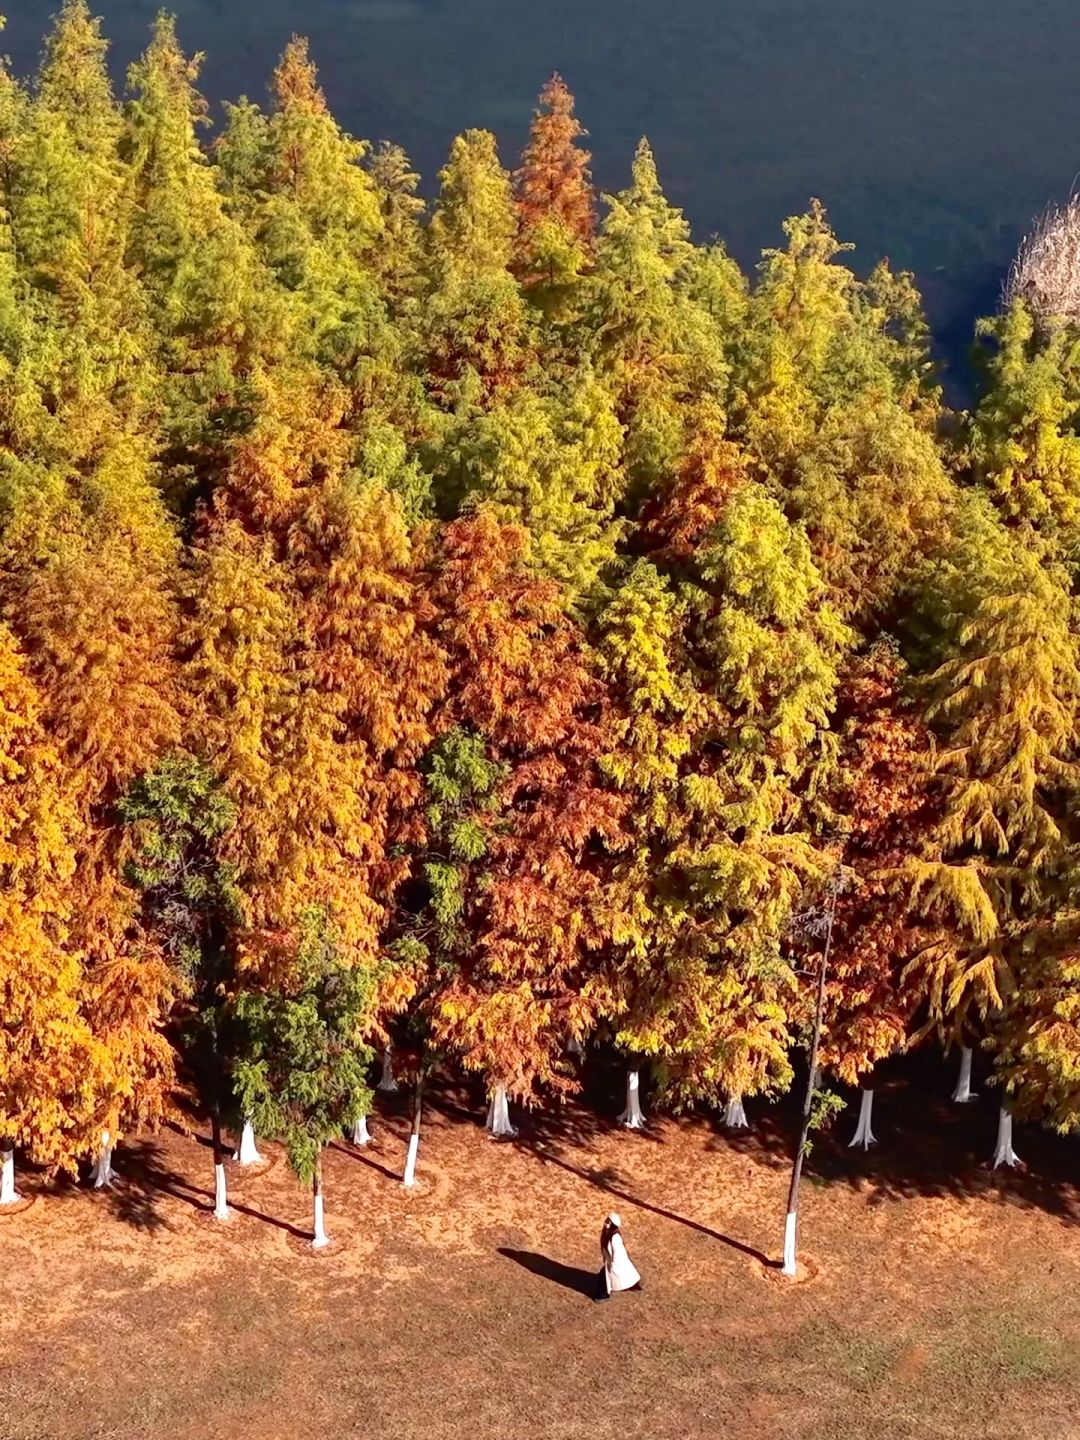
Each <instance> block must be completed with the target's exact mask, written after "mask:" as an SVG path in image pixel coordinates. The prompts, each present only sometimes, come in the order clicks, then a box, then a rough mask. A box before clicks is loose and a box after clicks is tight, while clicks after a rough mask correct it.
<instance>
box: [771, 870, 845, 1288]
mask: <svg viewBox="0 0 1080 1440" xmlns="http://www.w3.org/2000/svg"><path fill="white" fill-rule="evenodd" d="M835 917H836V890H835V889H834V890H833V893H832V895H831V896H830V900H829V918H828V923H827V925H826V929H825V953H824V954H823V955H822V957H821V966H820V968H819V970H818V983H817V999H816V1001H815V1003H814V1029H813V1034H812V1037H811V1040H810V1062H809V1067H808V1069H807V1074H806V1094H805V1095H804V1096H803V1111H802V1125H801V1127H800V1129H799V1143H798V1146H797V1147H796V1150H795V1162H794V1164H793V1165H792V1167H791V1184H790V1185H789V1186H788V1202H787V1216H786V1217H785V1219H784V1259H783V1264H782V1265H781V1267H780V1268H781V1273H782V1274H784V1275H789V1276H792V1277H794V1276H795V1275H796V1274H797V1273H798V1255H797V1239H798V1229H799V1181H800V1180H801V1179H802V1167H803V1160H804V1158H805V1156H806V1137H807V1136H808V1135H809V1134H810V1121H811V1119H812V1118H813V1114H814V1092H815V1091H816V1090H817V1088H818V1084H819V1083H820V1079H821V1071H820V1070H819V1068H818V1049H819V1047H820V1045H821V1021H822V1016H823V1015H824V1013H825V975H826V972H827V970H828V968H829V952H830V951H831V949H832V929H833V920H834V919H835Z"/></svg>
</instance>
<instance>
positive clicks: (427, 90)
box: [0, 0, 1080, 362]
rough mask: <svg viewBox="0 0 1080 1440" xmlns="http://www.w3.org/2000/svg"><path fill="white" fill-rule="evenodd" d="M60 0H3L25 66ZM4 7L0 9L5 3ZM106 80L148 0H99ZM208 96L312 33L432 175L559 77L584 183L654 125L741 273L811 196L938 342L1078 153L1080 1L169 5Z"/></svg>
mask: <svg viewBox="0 0 1080 1440" xmlns="http://www.w3.org/2000/svg"><path fill="white" fill-rule="evenodd" d="M55 4H56V0H6V8H7V9H8V10H9V11H10V12H12V13H10V15H9V23H8V29H7V32H6V34H5V37H4V39H5V46H6V49H7V50H8V52H9V54H10V55H11V57H12V60H13V62H14V65H15V68H16V70H18V71H19V72H20V73H25V72H27V71H28V70H30V69H31V68H32V67H33V66H34V64H35V63H36V57H37V54H38V50H39V47H40V37H41V34H42V31H43V29H44V27H45V25H46V23H47V20H48V16H49V14H50V12H51V11H52V10H53V9H55ZM3 8H5V0H0V9H3ZM96 8H97V9H98V10H99V11H100V13H101V14H103V15H104V17H105V22H106V30H107V32H108V34H109V36H110V37H111V39H112V40H113V52H112V53H113V62H114V65H115V68H116V71H117V74H118V75H122V73H123V71H124V69H125V68H126V66H127V64H128V63H129V62H130V61H131V60H132V58H134V56H135V55H136V53H137V52H138V50H139V49H140V48H141V46H142V45H143V43H144V42H145V36H146V32H147V27H148V25H149V23H150V21H151V19H152V17H153V14H154V12H155V10H156V9H157V8H158V0H97V6H96ZM174 8H175V10H176V11H177V14H178V17H179V22H180V31H181V37H182V40H183V42H184V44H185V46H186V47H187V48H188V49H190V50H204V51H206V52H207V59H206V65H205V69H204V72H203V85H204V89H205V91H206V93H207V94H208V95H209V96H210V98H211V99H212V100H213V101H215V102H217V101H220V100H221V99H222V98H230V97H234V96H236V95H237V94H239V93H241V92H247V93H248V94H250V95H251V96H252V97H253V98H260V99H261V98H262V97H263V96H264V94H265V89H266V80H267V77H268V75H269V73H270V71H271V69H272V67H273V65H274V61H275V58H276V56H277V54H278V53H279V52H280V50H281V48H282V46H283V44H284V43H285V41H286V40H287V39H288V37H289V34H290V33H291V32H292V31H293V30H294V29H298V30H301V31H303V32H304V33H306V34H307V35H309V36H310V38H311V41H312V47H313V53H314V56H315V59H316V60H317V62H318V63H319V65H320V69H321V73H322V77H323V82H324V85H325V88H326V90H327V93H328V96H329V98H330V102H331V105H332V106H333V109H334V111H335V113H336V114H337V116H338V117H339V119H340V120H341V121H342V123H343V124H344V125H345V126H347V128H349V129H350V130H352V131H353V132H354V133H355V134H358V135H364V136H367V137H369V138H374V139H381V138H384V137H387V138H392V139H395V140H397V141H399V142H400V143H401V144H403V145H405V147H406V148H407V149H408V150H409V152H410V154H411V155H412V157H413V159H414V161H415V162H416V164H417V166H418V167H419V168H420V169H421V170H422V171H423V173H424V175H425V177H426V182H427V186H428V188H429V189H430V186H431V182H432V179H433V177H434V175H435V173H436V172H437V170H438V167H439V165H440V164H441V163H442V161H443V158H444V157H445V154H446V150H447V147H448V145H449V142H450V139H451V138H452V136H453V135H454V134H455V133H456V132H457V131H459V130H461V129H464V128H465V127H467V126H469V125H484V126H488V127H490V128H492V129H494V130H495V131H496V132H497V133H498V135H499V137H500V142H501V143H502V145H503V152H504V157H505V158H506V159H507V161H508V162H511V161H512V159H513V156H514V154H515V153H516V151H517V149H518V148H519V146H520V144H521V140H522V137H523V134H524V130H525V127H526V125H527V123H528V118H529V114H530V110H531V107H532V101H533V96H534V95H535V93H536V91H537V90H538V89H539V87H540V85H541V83H542V82H543V80H544V79H545V77H546V76H547V74H548V73H549V72H550V71H551V70H553V69H558V70H561V71H562V72H563V74H564V75H565V76H566V78H567V80H568V82H569V83H570V85H571V88H572V89H573V90H574V91H575V93H576V95H577V97H578V107H579V111H580V113H581V115H582V118H583V120H584V121H585V123H586V124H587V125H588V126H589V128H590V130H591V131H592V141H591V143H592V148H593V151H594V155H595V165H594V168H595V173H596V176H597V179H598V181H599V182H600V184H601V185H603V186H604V187H605V188H608V189H611V188H618V187H619V186H621V185H622V184H624V183H625V180H626V175H627V171H628V168H629V161H630V156H631V154H632V151H633V146H634V143H635V142H636V140H637V138H638V136H639V135H641V134H642V133H648V135H649V137H650V139H651V140H652V142H653V145H654V147H655V149H656V152H657V157H658V161H659V164H660V172H661V177H662V179H663V182H664V185H665V187H666V189H667V191H668V194H669V196H670V197H671V198H672V200H674V201H675V202H676V203H677V204H679V205H682V206H683V207H684V208H685V210H686V212H687V214H688V215H689V216H690V218H691V220H692V221H693V223H694V227H695V230H696V232H697V234H698V236H699V237H700V238H705V237H707V236H708V235H709V234H710V233H713V232H718V233H720V234H721V235H722V236H723V237H724V239H725V240H726V241H727V243H728V245H729V246H730V248H731V249H732V250H733V251H734V253H735V254H736V255H737V256H738V258H739V259H740V260H741V261H742V262H743V263H744V264H745V265H750V264H752V263H753V262H754V260H755V259H756V257H757V254H758V252H759V251H760V249H761V247H762V246H763V245H769V244H773V243H775V242H776V241H777V239H778V236H779V224H780V221H781V220H782V219H783V217H784V216H785V215H787V214H789V213H791V212H793V211H795V210H798V209H801V208H803V207H804V206H805V204H806V201H807V199H808V198H809V197H810V196H811V195H817V196H820V197H821V198H822V199H823V200H824V201H825V202H826V204H827V205H828V207H829V210H830V212H831V214H832V217H833V220H834V223H835V224H836V226H837V228H838V230H839V231H840V233H841V234H842V236H843V237H844V238H846V239H849V240H853V241H854V242H855V243H856V246H857V247H858V248H857V251H856V260H857V262H858V263H860V264H861V265H863V266H869V265H870V264H871V263H872V262H873V261H874V260H875V259H876V258H877V257H878V256H880V255H883V254H887V255H889V257H890V258H891V259H892V260H893V261H894V263H896V264H898V265H903V266H907V267H910V268H912V269H914V270H915V271H916V273H917V275H918V277H919V281H920V283H921V285H922V286H923V289H924V292H925V294H926V296H927V302H928V306H929V308H930V312H931V318H932V320H933V323H934V326H935V330H936V332H937V334H938V337H939V341H940V342H941V344H942V346H943V348H944V352H945V353H946V355H947V356H949V357H950V358H951V359H952V360H953V361H954V362H956V361H957V357H959V356H961V355H962V353H963V350H964V347H965V345H966V342H967V338H968V336H969V335H970V330H971V324H972V320H973V318H974V316H975V315H976V314H977V313H979V312H980V311H983V310H986V309H988V308H991V307H993V305H994V304H995V302H996V297H997V293H998V287H999V284H1000V278H1001V272H1002V270H1003V268H1004V266H1005V265H1006V264H1007V262H1008V258H1009V256H1010V254H1011V252H1012V250H1013V247H1014V246H1015V243H1016V240H1017V237H1018V235H1019V234H1020V233H1021V231H1022V228H1023V227H1024V225H1025V224H1026V223H1027V221H1028V219H1029V217H1030V216H1031V214H1032V212H1033V211H1034V210H1035V209H1037V208H1038V207H1040V206H1041V205H1042V204H1043V203H1044V201H1045V200H1046V199H1047V198H1049V197H1051V196H1054V197H1063V196H1064V195H1066V194H1067V193H1068V191H1069V188H1070V186H1071V184H1072V182H1073V178H1074V175H1075V173H1076V171H1077V169H1078V167H1080V85H1078V80H1077V77H1078V76H1080V9H1078V7H1077V4H1076V0H1025V3H1023V4H1018V3H1017V0H528V3H526V0H303V3H300V0H176V3H175V4H174Z"/></svg>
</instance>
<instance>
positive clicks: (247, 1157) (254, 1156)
mask: <svg viewBox="0 0 1080 1440" xmlns="http://www.w3.org/2000/svg"><path fill="white" fill-rule="evenodd" d="M233 1159H234V1160H235V1161H236V1162H237V1164H238V1165H261V1164H262V1163H263V1157H262V1156H261V1155H260V1154H259V1151H258V1147H257V1146H256V1144H255V1130H254V1127H253V1126H252V1124H251V1121H250V1120H245V1121H244V1128H243V1129H242V1130H241V1132H240V1143H239V1144H238V1145H237V1147H236V1149H235V1150H234V1151H233Z"/></svg>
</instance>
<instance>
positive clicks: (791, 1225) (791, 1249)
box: [780, 1210, 798, 1275]
mask: <svg viewBox="0 0 1080 1440" xmlns="http://www.w3.org/2000/svg"><path fill="white" fill-rule="evenodd" d="M797 1223H798V1216H797V1215H796V1213H795V1211H794V1210H789V1211H788V1213H787V1219H786V1220H785V1221H784V1263H783V1265H782V1266H781V1267H780V1268H781V1273H782V1274H784V1275H794V1274H795V1271H796V1260H795V1230H796V1226H797Z"/></svg>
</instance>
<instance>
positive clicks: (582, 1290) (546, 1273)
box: [499, 1245, 600, 1300]
mask: <svg viewBox="0 0 1080 1440" xmlns="http://www.w3.org/2000/svg"><path fill="white" fill-rule="evenodd" d="M499 1254H500V1255H505V1256H506V1258H507V1260H513V1262H514V1264H515V1265H520V1266H521V1267H522V1269H523V1270H528V1272H529V1273H530V1275H539V1276H540V1278H541V1279H542V1280H553V1281H554V1282H555V1284H556V1285H561V1286H562V1287H563V1288H564V1289H566V1290H573V1291H575V1292H576V1293H577V1294H578V1295H584V1296H585V1298H586V1299H587V1300H592V1299H593V1298H594V1297H595V1295H596V1286H597V1276H598V1275H599V1274H600V1267H599V1265H598V1266H597V1267H596V1269H595V1270H579V1269H578V1268H577V1266H576V1265H563V1264H562V1263H561V1262H560V1261H558V1260H552V1259H550V1257H549V1256H547V1255H537V1254H536V1253H535V1251H533V1250H510V1249H508V1248H507V1247H506V1246H505V1245H500V1246H499Z"/></svg>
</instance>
